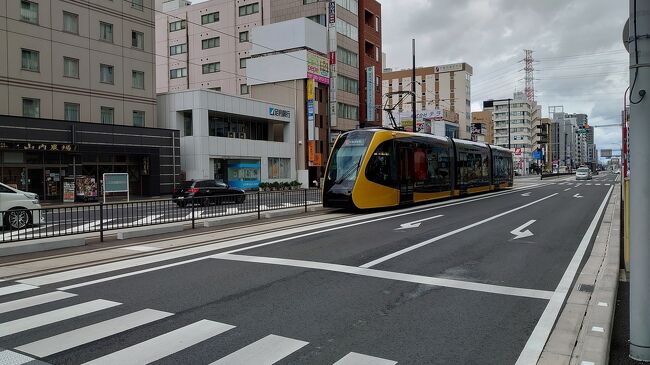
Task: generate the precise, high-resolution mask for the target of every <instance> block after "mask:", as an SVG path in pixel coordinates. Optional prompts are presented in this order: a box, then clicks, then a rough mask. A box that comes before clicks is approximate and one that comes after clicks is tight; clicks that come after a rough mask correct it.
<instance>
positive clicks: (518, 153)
mask: <svg viewBox="0 0 650 365" xmlns="http://www.w3.org/2000/svg"><path fill="white" fill-rule="evenodd" d="M515 155H517V156H521V148H515Z"/></svg>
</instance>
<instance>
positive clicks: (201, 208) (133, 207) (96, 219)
mask: <svg viewBox="0 0 650 365" xmlns="http://www.w3.org/2000/svg"><path fill="white" fill-rule="evenodd" d="M320 204H322V202H321V191H320V190H319V189H299V190H284V191H258V192H251V193H246V194H244V195H232V196H224V195H218V196H217V195H215V196H201V197H191V198H185V199H183V200H182V201H181V200H174V199H159V200H147V201H138V202H115V203H106V204H104V203H96V204H87V205H75V206H62V207H53V208H41V209H27V210H20V209H18V210H9V211H5V212H0V215H1V216H2V221H0V222H1V223H2V225H1V227H0V244H2V243H7V242H15V241H25V240H31V239H38V238H49V237H59V236H68V235H77V234H84V233H99V237H100V240H101V241H103V240H104V233H105V232H107V231H115V230H120V229H127V228H137V227H145V226H152V225H160V224H167V223H174V222H191V225H192V228H195V227H196V222H199V221H202V220H205V219H215V218H216V219H218V218H219V217H227V216H233V215H242V214H251V215H255V214H256V215H257V219H260V218H261V217H262V213H263V212H267V211H273V210H280V209H290V208H304V211H305V212H306V211H307V207H308V206H311V205H320ZM21 214H22V215H24V214H27V216H26V217H25V216H22V218H23V221H25V220H24V219H25V218H26V219H27V222H28V224H27V225H26V226H24V227H20V228H17V227H11V224H10V221H11V220H12V219H11V218H16V217H18V218H20V217H19V216H17V215H21ZM13 221H14V222H15V221H16V220H15V219H14V220H13Z"/></svg>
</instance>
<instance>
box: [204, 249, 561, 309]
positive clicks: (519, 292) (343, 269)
mask: <svg viewBox="0 0 650 365" xmlns="http://www.w3.org/2000/svg"><path fill="white" fill-rule="evenodd" d="M210 257H211V258H213V259H218V260H230V261H241V262H253V263H259V264H270V265H281V266H292V267H301V268H306V269H315V270H325V271H332V272H339V273H344V274H352V275H359V276H368V277H374V278H380V279H388V280H397V281H404V282H409V283H415V284H426V285H435V286H443V287H446V288H453V289H464V290H472V291H479V292H484V293H492V294H503V295H510V296H516V297H526V298H533V299H550V298H551V296H552V295H553V292H550V291H546V290H537V289H526V288H515V287H510V286H499V285H492V284H483V283H475V282H471V281H461V280H453V279H443V278H436V277H430V276H422V275H414V274H404V273H398V272H392V271H384V270H377V269H367V268H363V267H357V266H348V265H339V264H329V263H325V262H315V261H304V260H291V259H278V258H273V257H260V256H245V255H232V254H227V253H225V254H216V255H212V256H210Z"/></svg>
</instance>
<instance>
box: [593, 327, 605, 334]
mask: <svg viewBox="0 0 650 365" xmlns="http://www.w3.org/2000/svg"><path fill="white" fill-rule="evenodd" d="M591 331H592V332H600V333H605V329H604V328H603V327H597V326H593V327H591Z"/></svg>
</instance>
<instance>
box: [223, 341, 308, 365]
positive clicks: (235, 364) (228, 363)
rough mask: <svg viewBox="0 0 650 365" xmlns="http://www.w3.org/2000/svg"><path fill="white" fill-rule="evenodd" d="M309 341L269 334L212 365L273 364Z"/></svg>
mask: <svg viewBox="0 0 650 365" xmlns="http://www.w3.org/2000/svg"><path fill="white" fill-rule="evenodd" d="M308 343H309V342H305V341H299V340H294V339H293V338H287V337H282V336H276V335H268V336H266V337H264V338H263V339H261V340H259V341H255V342H253V343H252V344H250V345H248V346H246V347H243V348H241V349H239V350H237V351H235V352H233V353H232V354H230V355H228V356H226V357H223V358H221V359H219V360H217V361H215V362H213V363H212V364H210V365H243V364H255V365H272V364H275V363H276V362H278V361H280V360H282V359H284V358H285V357H287V356H289V355H291V354H292V353H294V352H296V351H298V350H300V349H301V348H302V347H304V346H305V345H307V344H308Z"/></svg>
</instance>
